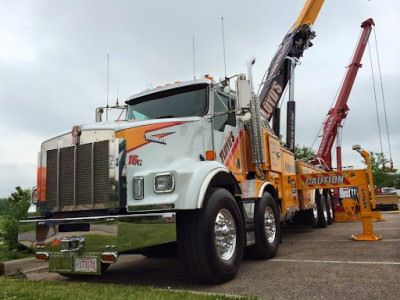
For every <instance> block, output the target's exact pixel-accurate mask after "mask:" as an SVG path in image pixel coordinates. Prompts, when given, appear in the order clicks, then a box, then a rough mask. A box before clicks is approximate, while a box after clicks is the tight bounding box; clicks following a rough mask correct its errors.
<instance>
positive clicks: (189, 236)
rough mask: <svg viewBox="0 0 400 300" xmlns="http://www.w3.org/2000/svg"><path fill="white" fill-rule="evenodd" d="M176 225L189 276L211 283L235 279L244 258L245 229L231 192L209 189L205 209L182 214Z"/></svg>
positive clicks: (179, 248)
mask: <svg viewBox="0 0 400 300" xmlns="http://www.w3.org/2000/svg"><path fill="white" fill-rule="evenodd" d="M177 222H178V223H177V226H178V251H179V256H180V258H181V259H182V261H183V263H184V265H185V267H186V269H187V271H188V273H189V274H191V275H192V276H193V277H194V278H195V279H197V280H198V281H202V282H210V283H222V282H227V281H229V280H231V279H233V278H234V277H235V275H236V273H237V271H238V270H239V267H240V263H241V261H242V256H243V249H244V226H243V221H242V215H241V213H240V210H239V207H238V205H237V203H236V201H235V199H234V198H233V196H232V194H231V193H229V192H228V191H227V190H226V189H224V188H213V189H211V190H209V191H208V192H207V195H206V200H205V204H204V207H203V209H201V210H195V211H182V212H181V213H179V214H178V216H177Z"/></svg>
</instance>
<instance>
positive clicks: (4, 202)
mask: <svg viewBox="0 0 400 300" xmlns="http://www.w3.org/2000/svg"><path fill="white" fill-rule="evenodd" d="M9 210H10V203H9V202H8V199H7V198H2V199H0V215H3V214H5V213H6V212H7V211H9Z"/></svg>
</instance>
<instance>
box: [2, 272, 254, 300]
mask: <svg viewBox="0 0 400 300" xmlns="http://www.w3.org/2000/svg"><path fill="white" fill-rule="evenodd" d="M0 286H1V289H0V299H29V300H31V299H71V300H72V299H73V300H79V299H85V300H86V299H96V300H101V299H106V300H109V299H124V300H125V299H137V300H141V299H145V300H147V299H148V300H157V299H163V300H164V299H165V300H169V299H182V300H186V299H190V300H192V299H193V300H203V299H204V300H206V299H214V300H217V299H218V300H233V299H240V300H256V299H258V298H256V297H236V296H226V295H217V294H204V293H193V292H189V291H174V290H169V289H166V290H161V289H154V288H151V287H141V286H133V285H131V286H127V285H117V284H94V283H79V282H45V281H29V280H26V279H10V278H5V277H0Z"/></svg>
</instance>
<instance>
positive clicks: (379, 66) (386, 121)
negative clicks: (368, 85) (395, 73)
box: [374, 27, 393, 170]
mask: <svg viewBox="0 0 400 300" xmlns="http://www.w3.org/2000/svg"><path fill="white" fill-rule="evenodd" d="M374 36H375V47H376V58H377V62H378V68H379V81H380V85H381V93H382V102H383V111H384V114H385V123H386V133H387V140H388V145H389V158H390V169H391V170H392V169H393V160H392V149H391V146H390V137H389V136H390V135H389V124H388V119H387V114H386V102H385V93H384V92H383V81H382V72H381V63H380V60H379V51H378V39H377V37H376V31H375V27H374Z"/></svg>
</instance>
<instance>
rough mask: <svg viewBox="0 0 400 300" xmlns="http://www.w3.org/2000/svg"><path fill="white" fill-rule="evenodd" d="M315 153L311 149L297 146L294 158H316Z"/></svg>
mask: <svg viewBox="0 0 400 300" xmlns="http://www.w3.org/2000/svg"><path fill="white" fill-rule="evenodd" d="M316 156H317V155H316V154H315V151H314V150H313V149H311V148H310V147H307V146H303V147H300V145H299V144H296V146H295V147H294V158H295V159H302V158H311V157H316Z"/></svg>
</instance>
